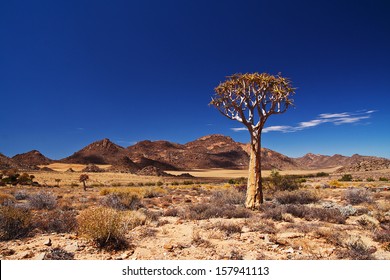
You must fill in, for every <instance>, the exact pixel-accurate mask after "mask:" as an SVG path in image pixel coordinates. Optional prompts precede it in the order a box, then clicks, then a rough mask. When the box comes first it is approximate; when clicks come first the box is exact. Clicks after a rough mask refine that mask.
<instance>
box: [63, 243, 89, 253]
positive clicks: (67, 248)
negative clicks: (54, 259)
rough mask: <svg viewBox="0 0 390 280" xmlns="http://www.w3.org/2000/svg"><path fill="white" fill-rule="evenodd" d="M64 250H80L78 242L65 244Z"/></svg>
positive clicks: (72, 251)
mask: <svg viewBox="0 0 390 280" xmlns="http://www.w3.org/2000/svg"><path fill="white" fill-rule="evenodd" d="M84 248H85V246H84ZM64 250H65V251H67V252H71V253H74V252H76V251H78V250H79V246H78V244H77V243H73V244H69V245H66V246H65V248H64Z"/></svg>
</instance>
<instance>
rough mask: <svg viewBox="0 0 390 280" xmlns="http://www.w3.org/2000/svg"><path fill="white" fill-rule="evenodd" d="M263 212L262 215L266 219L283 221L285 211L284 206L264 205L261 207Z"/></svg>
mask: <svg viewBox="0 0 390 280" xmlns="http://www.w3.org/2000/svg"><path fill="white" fill-rule="evenodd" d="M260 209H261V210H262V211H263V213H262V217H263V218H264V219H271V220H274V221H282V220H283V213H284V207H283V206H276V205H269V204H268V205H263V206H261V208H260Z"/></svg>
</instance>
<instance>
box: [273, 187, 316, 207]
mask: <svg viewBox="0 0 390 280" xmlns="http://www.w3.org/2000/svg"><path fill="white" fill-rule="evenodd" d="M275 199H276V201H277V202H279V203H280V204H309V203H315V202H318V201H319V197H318V196H317V195H316V194H315V193H314V192H312V191H308V190H296V191H290V192H287V191H284V192H279V193H277V194H276V196H275Z"/></svg>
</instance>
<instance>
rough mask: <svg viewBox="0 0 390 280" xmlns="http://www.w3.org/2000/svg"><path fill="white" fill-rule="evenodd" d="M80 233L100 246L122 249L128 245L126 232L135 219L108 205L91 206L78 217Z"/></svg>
mask: <svg viewBox="0 0 390 280" xmlns="http://www.w3.org/2000/svg"><path fill="white" fill-rule="evenodd" d="M77 221H78V233H79V234H80V235H83V236H85V237H87V238H89V239H91V240H92V241H94V242H95V244H96V245H97V246H98V247H100V248H109V249H115V250H118V249H122V248H125V247H127V242H126V239H125V234H126V232H127V230H128V228H129V225H131V224H134V221H133V219H126V220H125V217H124V214H123V213H122V212H118V211H116V210H114V209H110V208H106V207H91V208H88V209H86V210H84V211H82V212H81V213H80V215H79V216H78V218H77Z"/></svg>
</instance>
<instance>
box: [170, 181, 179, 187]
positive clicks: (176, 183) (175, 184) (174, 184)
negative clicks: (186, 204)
mask: <svg viewBox="0 0 390 280" xmlns="http://www.w3.org/2000/svg"><path fill="white" fill-rule="evenodd" d="M171 185H172V186H178V185H179V182H176V181H173V182H172V183H171Z"/></svg>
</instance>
